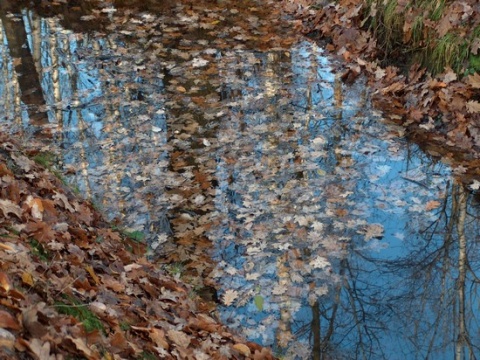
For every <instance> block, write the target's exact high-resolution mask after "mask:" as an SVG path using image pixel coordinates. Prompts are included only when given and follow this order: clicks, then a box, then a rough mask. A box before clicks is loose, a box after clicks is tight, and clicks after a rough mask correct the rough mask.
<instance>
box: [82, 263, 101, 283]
mask: <svg viewBox="0 0 480 360" xmlns="http://www.w3.org/2000/svg"><path fill="white" fill-rule="evenodd" d="M85 270H87V271H88V273H89V274H90V276H91V277H92V279H93V281H95V284H97V285H98V284H100V279H99V278H98V276H97V274H95V270H93V267H92V266H91V265H86V266H85Z"/></svg>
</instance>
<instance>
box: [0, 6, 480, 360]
mask: <svg viewBox="0 0 480 360" xmlns="http://www.w3.org/2000/svg"><path fill="white" fill-rule="evenodd" d="M276 9H277V8H276V5H275V3H274V2H254V1H250V2H242V4H236V3H235V2H230V1H218V2H198V3H197V2H185V3H168V2H153V1H152V2H149V1H143V2H141V3H139V2H136V1H118V2H115V1H113V2H102V3H101V4H96V3H95V2H81V3H80V2H79V3H78V4H71V3H69V5H68V6H67V5H66V4H57V5H52V4H50V5H48V4H46V3H44V4H43V6H41V7H36V8H31V7H28V6H27V5H26V4H25V5H24V4H22V3H17V2H11V3H9V2H2V7H1V10H2V14H1V21H2V27H1V29H0V30H1V31H0V38H1V45H0V69H1V71H2V72H1V76H0V103H1V110H0V119H1V122H0V129H1V131H3V132H8V133H10V134H12V136H14V137H15V138H17V139H18V140H19V141H20V142H21V143H23V144H24V145H25V146H26V147H27V148H34V149H37V150H38V149H40V150H41V151H42V152H45V153H51V154H54V155H55V156H56V158H57V165H56V166H57V167H58V169H59V170H60V171H62V172H63V173H64V174H65V175H64V176H65V179H66V180H67V181H68V182H69V183H70V184H71V186H72V188H74V189H77V190H78V191H79V193H80V194H81V195H82V196H84V197H87V198H90V199H92V201H93V202H94V203H95V204H96V206H97V207H98V208H99V209H100V210H101V211H102V212H103V213H104V214H105V216H106V217H107V218H108V219H109V220H111V221H113V222H115V224H117V226H120V227H122V228H124V229H125V231H128V232H130V233H135V234H139V235H141V236H142V237H144V238H145V241H147V242H148V243H149V244H150V248H151V250H150V254H149V257H150V258H151V259H152V261H157V262H158V263H159V266H162V267H164V268H165V270H166V271H168V272H170V273H171V274H173V275H175V276H178V277H181V278H182V279H184V280H185V281H187V282H190V283H192V284H193V286H194V287H195V288H196V289H201V288H202V287H204V286H212V287H215V288H216V289H217V292H218V296H219V306H218V316H219V317H220V318H221V319H222V321H223V322H224V323H225V324H227V325H229V326H230V327H231V328H234V329H236V330H237V331H238V332H239V333H241V334H243V335H244V336H245V337H247V338H248V339H250V340H252V341H257V342H259V343H261V344H263V345H266V346H271V347H272V348H273V349H274V352H275V353H276V354H277V355H278V356H279V357H281V358H283V359H310V358H312V359H452V358H456V359H467V358H468V359H475V358H477V357H478V356H480V349H479V346H480V332H479V324H478V318H477V316H479V305H480V304H479V299H478V295H479V293H478V288H477V286H478V284H479V278H478V276H479V272H480V255H479V254H480V252H479V250H480V249H479V240H480V236H479V225H478V224H479V223H478V218H479V208H480V202H479V199H480V198H479V196H478V189H479V187H480V182H478V181H477V180H474V179H472V180H469V182H468V184H467V186H465V185H464V184H462V183H461V182H460V181H459V177H460V176H461V175H462V172H464V171H465V169H464V168H463V167H462V165H460V164H454V163H450V164H448V165H447V164H444V163H442V162H440V161H438V160H436V159H435V158H433V157H432V156H431V155H428V154H426V153H424V152H423V151H422V150H420V148H419V147H418V146H417V145H416V144H415V143H412V142H410V141H408V140H407V139H406V137H405V134H404V131H403V129H402V128H401V127H398V126H396V125H394V124H392V123H391V122H390V121H389V119H388V116H387V115H385V114H383V115H382V114H380V113H379V112H377V111H375V109H374V108H372V106H371V104H370V101H369V93H368V89H367V88H366V87H365V85H364V83H363V82H362V81H361V80H359V81H358V82H357V83H355V84H354V85H352V86H345V85H344V84H342V82H341V81H340V79H339V76H338V74H337V73H336V72H337V70H336V69H338V66H339V65H338V63H337V62H336V60H334V59H332V58H331V57H329V56H328V55H327V53H326V52H325V51H324V50H323V49H322V48H321V47H320V46H319V45H318V44H316V43H315V42H313V41H311V40H308V39H306V38H302V37H300V36H297V35H295V34H294V33H295V32H294V31H293V30H292V29H291V28H290V27H289V25H288V24H289V22H288V21H289V19H288V18H286V17H284V16H283V15H281V13H279V12H278V11H277V10H276Z"/></svg>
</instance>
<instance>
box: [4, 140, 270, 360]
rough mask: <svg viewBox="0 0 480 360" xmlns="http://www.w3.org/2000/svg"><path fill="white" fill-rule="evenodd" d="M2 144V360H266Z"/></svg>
mask: <svg viewBox="0 0 480 360" xmlns="http://www.w3.org/2000/svg"><path fill="white" fill-rule="evenodd" d="M0 143H1V148H0V194H1V200H0V213H1V215H2V216H1V218H0V222H1V223H0V253H1V261H0V264H1V268H0V328H1V329H0V356H1V357H2V359H13V358H22V359H23V358H30V357H31V358H34V359H41V360H48V359H52V360H53V359H66V358H71V357H79V358H87V359H100V358H103V359H126V358H129V359H150V358H152V359H153V358H162V359H170V358H172V359H173V358H177V359H227V358H231V359H243V358H251V359H268V358H272V356H271V355H270V354H271V353H270V350H267V349H264V348H261V347H260V346H258V345H256V344H253V343H251V342H246V341H245V340H244V339H242V338H240V337H238V336H236V335H233V334H232V333H231V332H229V331H228V329H227V328H226V327H225V326H223V325H221V324H219V323H218V321H216V320H215V319H214V318H212V317H211V316H210V314H209V313H210V310H211V306H208V305H207V304H206V303H204V302H201V301H199V298H198V296H197V295H196V293H195V291H194V290H193V289H192V288H191V287H188V286H185V285H184V284H182V283H181V282H180V281H178V280H175V279H174V278H172V277H171V276H167V275H166V274H165V273H163V272H161V271H159V270H158V268H156V267H155V266H154V265H152V263H151V262H150V261H148V260H147V259H146V258H145V257H144V253H145V250H146V249H145V246H144V245H142V244H140V243H138V242H137V241H136V240H135V239H132V238H131V237H128V236H126V235H125V234H122V233H121V232H120V231H118V230H114V229H112V227H111V225H109V224H107V223H106V222H104V221H103V220H102V217H101V216H100V215H99V214H98V213H97V211H96V210H95V209H93V208H92V206H91V204H89V203H87V202H84V201H81V200H78V199H77V198H76V197H75V196H74V195H73V194H72V193H71V191H70V190H68V189H67V188H66V187H65V186H64V185H63V184H62V183H61V182H60V180H59V179H58V178H57V177H56V176H54V175H53V174H52V173H50V172H49V171H48V170H45V169H44V168H43V167H41V166H39V165H37V164H36V163H35V162H34V161H33V160H32V159H31V158H30V157H27V156H25V154H24V153H23V152H22V149H21V148H20V147H19V146H18V145H17V144H16V143H15V142H13V141H12V140H11V139H9V138H8V137H6V136H4V135H2V136H1V137H0ZM31 155H33V154H31Z"/></svg>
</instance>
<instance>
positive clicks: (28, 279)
mask: <svg viewBox="0 0 480 360" xmlns="http://www.w3.org/2000/svg"><path fill="white" fill-rule="evenodd" d="M22 282H23V283H24V284H26V285H28V286H33V285H34V283H35V281H33V276H32V274H30V273H27V272H25V271H24V272H23V274H22Z"/></svg>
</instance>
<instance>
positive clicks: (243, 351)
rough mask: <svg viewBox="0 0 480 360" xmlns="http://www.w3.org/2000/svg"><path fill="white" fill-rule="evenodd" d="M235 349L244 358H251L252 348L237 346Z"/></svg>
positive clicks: (234, 346) (243, 345)
mask: <svg viewBox="0 0 480 360" xmlns="http://www.w3.org/2000/svg"><path fill="white" fill-rule="evenodd" d="M233 348H234V349H235V350H237V351H238V352H239V353H241V354H242V355H244V356H250V354H251V352H250V348H249V347H248V346H247V345H245V344H235V345H233Z"/></svg>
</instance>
